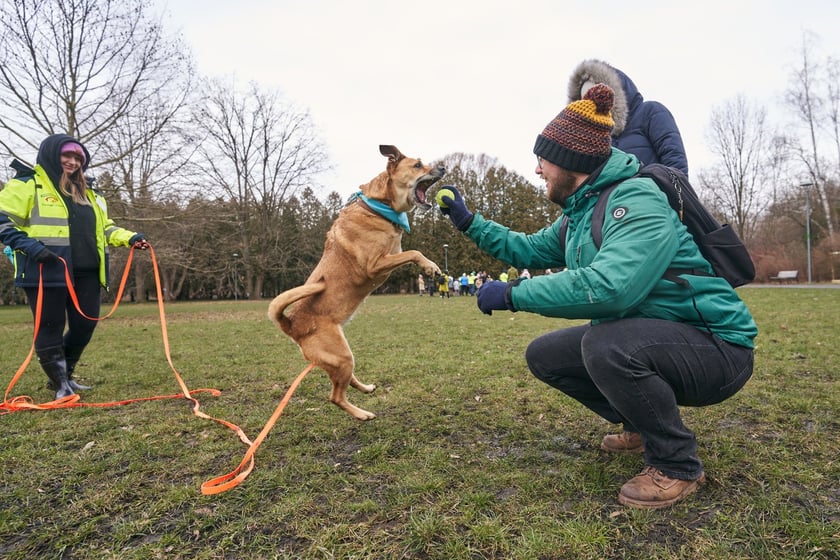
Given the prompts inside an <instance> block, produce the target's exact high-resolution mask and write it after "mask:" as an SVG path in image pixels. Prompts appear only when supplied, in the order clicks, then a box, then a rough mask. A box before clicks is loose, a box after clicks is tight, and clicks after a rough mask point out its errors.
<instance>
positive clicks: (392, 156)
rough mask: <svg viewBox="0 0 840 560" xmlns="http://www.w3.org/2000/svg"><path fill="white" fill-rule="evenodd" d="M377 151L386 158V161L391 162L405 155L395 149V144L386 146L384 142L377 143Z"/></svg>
mask: <svg viewBox="0 0 840 560" xmlns="http://www.w3.org/2000/svg"><path fill="white" fill-rule="evenodd" d="M379 153H380V154H382V155H383V156H385V157H387V158H388V161H391V162H394V163H396V162H398V161H400V160H401V159H403V158H404V157H405V156H404V155H402V153H401V152H400V151H399V149H397V147H396V146H386V145H384V144H380V145H379Z"/></svg>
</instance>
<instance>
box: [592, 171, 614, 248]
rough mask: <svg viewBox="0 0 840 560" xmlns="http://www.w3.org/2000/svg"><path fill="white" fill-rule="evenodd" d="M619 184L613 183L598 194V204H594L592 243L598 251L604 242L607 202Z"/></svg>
mask: <svg viewBox="0 0 840 560" xmlns="http://www.w3.org/2000/svg"><path fill="white" fill-rule="evenodd" d="M620 184H621V181H619V182H618V183H613V184H612V185H610V186H609V187H607V188H605V189H603V190H602V191H601V192H599V193H598V202H596V203H595V209H594V210H592V241H594V242H595V248H596V249H599V250H600V249H601V243H602V242H603V241H604V217H605V216H606V214H607V202H608V201H609V200H610V194H612V192H613V189H615V188H616V187H617V186H618V185H620Z"/></svg>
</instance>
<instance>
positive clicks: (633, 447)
mask: <svg viewBox="0 0 840 560" xmlns="http://www.w3.org/2000/svg"><path fill="white" fill-rule="evenodd" d="M601 449H603V450H604V451H609V452H610V453H644V452H645V444H644V443H642V436H641V435H640V434H638V433H636V432H621V433H620V434H609V435H606V436H604V439H602V440H601Z"/></svg>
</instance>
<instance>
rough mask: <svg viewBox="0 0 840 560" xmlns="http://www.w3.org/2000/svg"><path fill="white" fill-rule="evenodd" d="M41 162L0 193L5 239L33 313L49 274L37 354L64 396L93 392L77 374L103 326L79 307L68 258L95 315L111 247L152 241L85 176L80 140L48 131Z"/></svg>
mask: <svg viewBox="0 0 840 560" xmlns="http://www.w3.org/2000/svg"><path fill="white" fill-rule="evenodd" d="M36 163H37V164H36V165H35V169H32V170H28V169H23V170H21V169H20V168H18V169H19V170H18V175H17V176H16V177H15V178H14V179H12V180H11V181H9V182H8V183H6V186H5V188H4V189H3V190H2V191H0V242H2V243H3V244H5V245H7V246H8V247H11V248H12V250H13V251H14V253H13V259H14V265H15V286H18V287H21V288H23V289H24V291H25V292H26V297H27V299H28V300H29V306H30V307H31V308H32V313H33V317H34V314H35V310H36V304H37V301H38V283H39V280H41V278H43V287H44V289H43V301H42V306H41V307H42V311H41V322H40V327H39V329H38V334H37V337H36V338H35V353H36V354H37V356H38V361H39V362H40V363H41V367H42V368H43V369H44V372H45V373H46V374H47V377H48V378H49V379H50V387H51V388H52V389H55V398H56V399H60V398H63V397H68V396H70V395H73V394H74V393H75V391H79V390H84V389H90V387H88V386H85V385H80V384H78V383H77V382H76V381H75V380H74V379H73V370H74V369H75V366H76V363H77V362H78V361H79V357H80V356H81V355H82V351H83V350H84V349H85V346H87V344H88V342H90V339H91V336H93V330H94V329H95V328H96V323H97V321H94V320H90V319H86V318H85V317H84V316H83V315H82V314H80V313H79V312H78V311H77V310H76V307H75V305H74V304H73V301H72V300H71V298H70V292H69V290H68V288H67V282H66V279H65V263H66V267H67V270H68V271H69V274H70V277H71V278H72V280H73V287H74V289H75V292H76V295H77V297H78V301H79V307H80V308H81V310H82V312H83V313H84V315H87V316H88V317H94V318H95V317H99V308H100V287H105V288H107V287H108V245H112V246H115V247H117V246H124V247H125V246H131V245H133V246H134V247H136V248H138V249H147V248H148V247H149V244H148V242H147V241H146V239H145V237H144V236H143V234H142V233H137V232H133V231H128V230H126V229H123V228H120V227H117V226H116V225H115V224H114V222H113V221H112V220H111V219H110V218H108V206H107V204H106V202H105V199H104V198H102V197H101V196H100V195H99V194H97V193H96V192H94V191H93V190H92V189H91V188H90V187H89V186H88V184H87V180H86V179H85V175H84V172H85V170H86V169H87V167H88V164H89V163H90V154H89V152H88V150H87V148H85V147H84V146H83V145H82V144H81V142H79V141H78V140H76V139H74V138H73V137H71V136H68V135H66V134H53V135H52V136H48V137H47V138H45V139H44V141H43V142H41V146H40V147H39V148H38V157H37V160H36ZM30 172H31V173H30ZM59 257H60V258H59ZM61 259H64V262H62V261H61ZM65 326H67V332H66V333H65V332H64V329H65Z"/></svg>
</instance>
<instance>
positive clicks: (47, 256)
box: [34, 247, 60, 264]
mask: <svg viewBox="0 0 840 560" xmlns="http://www.w3.org/2000/svg"><path fill="white" fill-rule="evenodd" d="M34 258H35V260H36V261H38V262H39V263H42V264H48V263H57V262H60V261H59V258H58V255H56V254H55V253H53V252H52V251H50V250H49V249H47V248H46V247H44V248H43V249H41V250H40V251H38V252H37V253H36V254H35V257H34Z"/></svg>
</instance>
